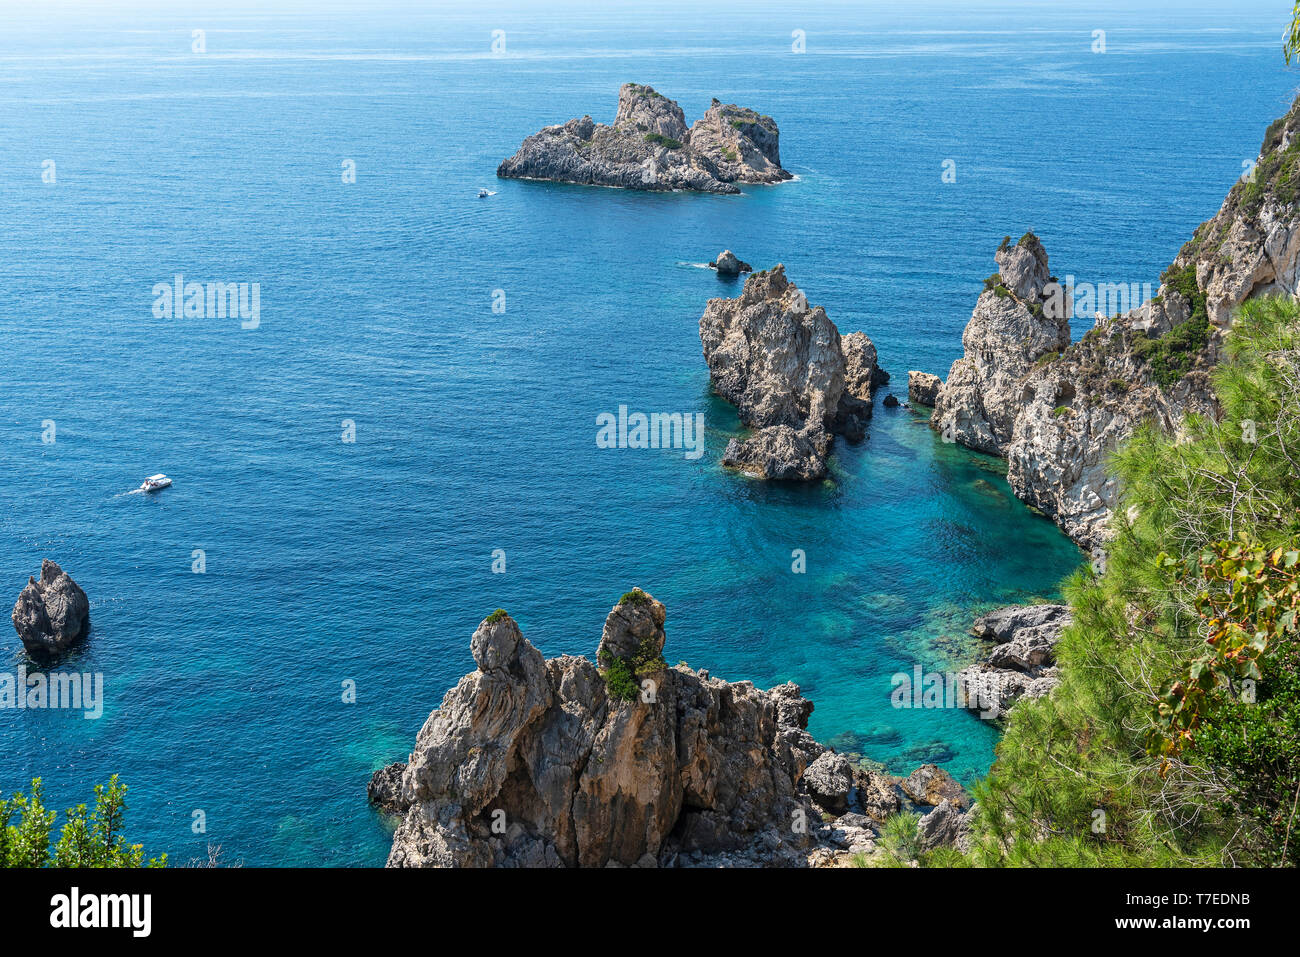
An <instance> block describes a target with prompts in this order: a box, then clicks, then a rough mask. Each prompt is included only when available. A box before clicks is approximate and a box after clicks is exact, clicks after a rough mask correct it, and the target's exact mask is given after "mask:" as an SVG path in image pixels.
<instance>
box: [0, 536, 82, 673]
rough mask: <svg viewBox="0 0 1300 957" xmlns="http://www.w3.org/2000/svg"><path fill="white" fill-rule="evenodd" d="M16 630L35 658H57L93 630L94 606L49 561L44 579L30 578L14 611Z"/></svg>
mask: <svg viewBox="0 0 1300 957" xmlns="http://www.w3.org/2000/svg"><path fill="white" fill-rule="evenodd" d="M13 623H14V630H15V631H17V632H18V637H19V638H21V639H22V642H23V647H24V648H26V649H27V653H28V654H29V655H31V656H32V657H33V658H38V659H48V658H53V657H55V656H57V655H59V654H62V653H63V652H65V651H67V650H68V649H69V648H70V647H72V646H73V645H74V644H76V643H77V642H78V641H80V640H81V639H82V638H83V637H85V634H86V632H87V630H88V629H89V628H90V602H89V601H88V600H87V598H86V593H85V592H84V591H82V590H81V586H79V585H78V584H77V583H76V582H74V581H73V580H72V577H71V576H70V575H68V573H67V572H65V571H64V570H63V569H62V568H60V567H59V566H58V565H56V564H55V563H54V562H52V561H50V560H49V559H48V558H47V559H45V560H44V561H42V562H41V578H40V581H37V580H36V579H35V578H28V579H27V585H26V586H25V587H24V588H23V590H22V592H21V593H19V595H18V600H17V601H16V602H15V603H14V611H13Z"/></svg>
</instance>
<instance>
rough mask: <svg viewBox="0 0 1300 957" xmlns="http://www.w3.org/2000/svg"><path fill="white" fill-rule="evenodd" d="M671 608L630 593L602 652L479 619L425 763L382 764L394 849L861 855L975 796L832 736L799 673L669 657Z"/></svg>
mask: <svg viewBox="0 0 1300 957" xmlns="http://www.w3.org/2000/svg"><path fill="white" fill-rule="evenodd" d="M665 617H666V615H665V610H664V606H663V605H662V604H660V603H659V602H657V601H655V600H654V599H653V598H652V597H651V596H649V595H648V594H646V593H645V592H641V591H640V590H634V591H632V592H629V593H628V595H625V596H624V598H623V600H622V601H620V603H619V604H618V605H616V606H615V607H614V608H613V610H611V612H610V614H609V617H608V618H607V619H606V623H605V629H604V631H603V633H602V635H601V641H600V645H599V650H598V652H597V658H598V660H599V661H600V662H602V666H601V667H597V666H596V665H594V664H592V663H591V662H590V661H588V660H587V659H586V658H581V657H572V656H567V655H566V656H563V657H559V658H552V659H551V660H549V661H547V660H545V659H543V657H542V655H541V653H540V652H539V651H538V650H537V649H536V648H534V647H533V646H532V644H530V643H529V642H528V640H527V639H526V638H525V637H524V636H523V634H522V633H521V632H520V630H519V627H518V625H516V623H515V622H514V620H513V619H511V618H510V617H509V616H508V615H505V614H504V613H497V614H494V615H493V616H491V617H490V618H488V619H487V620H485V621H484V622H483V623H482V624H480V625H479V627H478V629H477V630H476V631H475V632H474V637H473V639H472V641H471V650H472V651H473V654H474V660H475V663H476V664H477V665H478V669H477V670H476V671H475V672H474V673H472V674H470V675H466V676H465V677H464V678H462V679H461V680H460V682H459V684H457V685H456V687H455V688H453V689H452V690H451V691H449V692H448V693H447V695H446V697H445V698H444V699H443V702H442V705H441V707H439V708H438V710H436V711H434V712H433V713H432V714H431V715H430V716H429V719H428V721H427V722H425V725H424V727H423V728H422V729H421V730H420V733H419V735H418V737H417V738H416V743H415V748H414V750H413V751H412V753H411V756H410V761H409V763H408V764H407V765H405V766H402V765H390V766H389V767H387V768H385V769H383V770H381V771H379V772H377V773H376V775H375V777H374V778H373V779H372V781H371V786H370V788H369V790H370V795H371V800H373V801H375V802H376V803H378V804H380V805H381V806H384V807H386V808H389V809H395V810H404V812H405V816H404V818H403V820H402V822H401V824H400V825H399V826H398V828H397V831H396V833H395V834H394V835H393V846H392V850H391V852H390V854H389V858H388V865H389V866H390V867H563V866H567V867H573V866H581V867H608V866H619V865H622V866H637V867H658V866H677V867H693V866H798V867H804V866H844V865H846V864H848V863H849V862H850V861H851V860H853V859H854V858H857V857H859V856H861V855H868V856H869V855H871V854H873V853H875V850H876V838H877V836H878V832H879V828H880V825H881V823H882V822H883V821H884V820H885V819H886V818H887V817H888V816H889V815H891V814H894V813H896V812H898V811H899V810H906V809H910V808H912V807H920V808H922V809H926V810H928V809H929V808H930V807H937V806H941V805H942V804H943V803H944V802H945V801H946V802H948V803H950V804H953V803H955V804H956V805H959V806H962V807H964V806H965V803H966V802H965V796H964V794H963V793H962V792H961V789H960V788H959V787H957V785H956V784H955V782H953V781H952V779H951V778H949V777H948V776H947V775H946V774H945V773H944V772H943V771H941V770H939V769H937V768H933V767H931V768H922V769H921V770H920V771H918V772H916V774H914V775H913V776H912V778H909V779H907V780H908V781H909V782H911V781H913V780H914V779H915V780H916V781H917V782H919V783H918V785H917V786H916V787H913V788H911V790H912V791H913V792H914V793H915V798H912V797H910V796H909V794H908V793H906V792H905V791H904V788H903V786H902V784H901V781H902V779H898V778H891V777H890V776H888V775H885V774H882V773H880V772H878V771H873V770H869V769H865V768H863V767H860V766H858V765H855V764H853V763H852V762H850V760H849V759H848V758H847V757H846V756H845V755H841V754H837V753H836V752H834V751H831V750H828V749H826V748H824V747H822V746H821V745H819V744H817V742H816V741H814V740H813V739H812V737H811V736H809V734H808V732H807V730H806V727H807V724H808V716H809V715H810V714H811V713H812V709H813V706H812V703H811V702H810V701H808V700H806V699H805V698H803V697H802V696H801V695H800V693H799V688H798V687H797V686H796V685H794V684H785V685H780V686H778V687H776V688H773V689H772V690H770V691H760V690H758V689H756V688H755V687H754V686H753V684H752V683H750V682H748V681H740V682H735V683H729V682H726V681H722V680H720V679H718V678H713V677H710V676H709V674H708V672H706V671H693V670H692V669H690V668H689V667H687V666H686V665H684V664H681V665H677V666H676V667H674V668H669V667H668V666H667V665H666V664H665V663H664V661H663V658H662V655H661V651H662V648H663V643H664V622H665ZM629 678H630V679H631V684H630V685H625V684H624V682H625V681H626V680H627V679H629ZM397 775H400V786H397V785H396V784H395V776H397ZM932 813H933V812H932ZM956 823H957V822H953V821H947V820H945V819H940V820H937V821H935V822H934V823H933V824H932V825H931V826H930V829H931V830H933V831H935V834H936V837H935V840H937V841H940V842H942V841H944V840H945V839H946V840H955V839H956V835H958V834H959V833H960V828H959V827H957V826H956ZM940 825H942V826H940Z"/></svg>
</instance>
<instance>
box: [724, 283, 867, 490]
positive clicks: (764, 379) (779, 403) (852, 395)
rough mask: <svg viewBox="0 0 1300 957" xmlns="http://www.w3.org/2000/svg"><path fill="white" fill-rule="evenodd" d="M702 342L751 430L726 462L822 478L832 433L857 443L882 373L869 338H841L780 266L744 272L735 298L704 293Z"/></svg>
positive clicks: (757, 471)
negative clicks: (709, 296) (706, 298)
mask: <svg viewBox="0 0 1300 957" xmlns="http://www.w3.org/2000/svg"><path fill="white" fill-rule="evenodd" d="M700 341H701V343H702V344H703V347H704V358H705V361H706V362H707V363H708V366H709V374H710V379H711V381H712V384H713V390H714V392H716V393H717V394H718V395H719V396H721V397H722V398H724V399H726V400H727V401H729V402H731V403H732V404H734V405H735V406H736V409H737V412H738V413H739V415H740V419H741V421H742V422H744V423H745V425H747V426H749V428H750V429H752V430H753V431H752V434H751V435H750V436H748V437H747V438H744V439H733V440H732V441H731V442H730V443H729V444H728V446H727V450H726V453H725V454H724V456H723V462H724V464H727V465H730V466H733V467H737V468H741V469H743V470H745V471H747V472H750V473H751V474H754V475H756V476H758V477H761V478H770V479H789V480H808V479H816V478H821V477H823V476H824V475H825V474H826V455H827V453H828V452H829V450H830V445H831V436H832V435H835V434H840V435H844V436H845V437H847V438H848V439H850V440H851V441H852V440H857V439H860V438H861V437H862V436H863V434H864V432H865V426H866V421H867V419H868V418H869V417H870V415H871V395H872V390H873V389H874V387H875V385H877V384H879V383H880V382H883V381H886V380H887V379H888V376H887V374H886V373H884V371H883V370H881V369H880V367H879V364H878V363H877V359H876V349H875V346H874V345H872V343H871V340H870V339H868V338H867V337H866V335H864V334H862V333H851V334H850V335H848V336H844V337H841V336H840V333H839V330H838V329H836V327H835V324H834V323H833V322H831V320H830V319H829V318H828V317H827V315H826V311H825V310H824V309H822V308H821V307H820V306H816V307H813V306H809V304H808V299H807V297H806V296H805V295H804V294H803V293H802V292H801V291H800V290H799V288H798V287H797V286H795V285H794V284H793V283H791V282H790V281H789V280H787V279H786V276H785V267H784V266H781V265H778V266H777V267H776V268H775V269H773V270H771V271H766V270H764V271H763V272H758V273H754V274H753V275H751V276H750V277H749V278H748V279H747V280H746V281H745V286H744V289H743V291H742V292H741V295H740V296H739V297H738V298H736V299H710V300H709V304H708V306H707V308H706V309H705V310H704V315H703V316H701V318H700Z"/></svg>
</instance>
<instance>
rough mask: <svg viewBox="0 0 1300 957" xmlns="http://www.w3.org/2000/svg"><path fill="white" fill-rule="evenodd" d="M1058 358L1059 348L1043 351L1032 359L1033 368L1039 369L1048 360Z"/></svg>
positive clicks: (1052, 360) (1059, 356) (1059, 354)
mask: <svg viewBox="0 0 1300 957" xmlns="http://www.w3.org/2000/svg"><path fill="white" fill-rule="evenodd" d="M1059 358H1061V351H1060V350H1059V349H1057V350H1054V351H1052V352H1044V353H1043V354H1042V355H1041V356H1039V357H1038V358H1037V359H1036V360H1034V368H1035V369H1041V368H1042V367H1043V366H1045V365H1047V364H1048V363H1049V362H1055V361H1056V360H1057V359H1059Z"/></svg>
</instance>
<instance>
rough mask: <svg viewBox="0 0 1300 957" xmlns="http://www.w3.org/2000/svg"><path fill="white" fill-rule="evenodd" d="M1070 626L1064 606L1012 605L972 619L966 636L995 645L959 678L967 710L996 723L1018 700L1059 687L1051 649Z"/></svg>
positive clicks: (1054, 648)
mask: <svg viewBox="0 0 1300 957" xmlns="http://www.w3.org/2000/svg"><path fill="white" fill-rule="evenodd" d="M1070 620H1071V618H1070V608H1069V606H1068V605H1023V606H1022V605H1013V606H1011V607H1008V608H999V609H998V610H997V611H994V612H990V613H989V614H987V615H985V616H983V617H982V618H978V619H976V621H975V625H974V627H973V628H971V633H972V634H973V635H975V636H976V637H978V638H983V639H985V640H987V641H991V642H993V643H994V645H993V648H992V650H991V651H990V652H989V653H988V655H986V656H985V658H984V660H983V661H982V662H980V663H979V664H976V665H972V666H971V667H969V668H967V669H965V670H964V671H962V672H961V675H960V680H961V681H962V683H963V685H964V687H965V688H966V691H967V695H968V700H969V702H970V703H969V707H970V708H971V709H972V710H976V711H979V712H980V713H981V716H982V717H986V718H1001V717H1004V716H1005V715H1006V713H1007V711H1009V710H1010V709H1011V706H1012V705H1014V704H1015V703H1016V702H1017V701H1018V700H1020V699H1021V698H1022V697H1029V698H1038V697H1042V696H1043V695H1045V694H1049V693H1050V692H1051V691H1052V689H1053V688H1055V687H1056V685H1057V683H1058V679H1057V675H1056V667H1055V665H1056V643H1057V642H1058V641H1059V640H1060V638H1061V632H1062V631H1064V630H1065V626H1066V625H1068V624H1069V623H1070Z"/></svg>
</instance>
